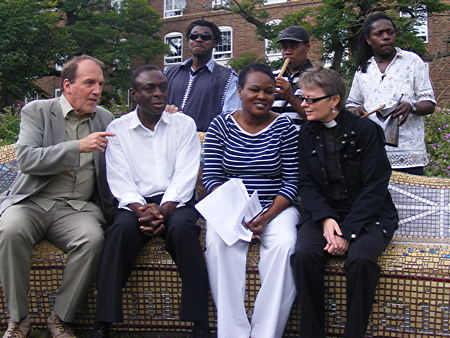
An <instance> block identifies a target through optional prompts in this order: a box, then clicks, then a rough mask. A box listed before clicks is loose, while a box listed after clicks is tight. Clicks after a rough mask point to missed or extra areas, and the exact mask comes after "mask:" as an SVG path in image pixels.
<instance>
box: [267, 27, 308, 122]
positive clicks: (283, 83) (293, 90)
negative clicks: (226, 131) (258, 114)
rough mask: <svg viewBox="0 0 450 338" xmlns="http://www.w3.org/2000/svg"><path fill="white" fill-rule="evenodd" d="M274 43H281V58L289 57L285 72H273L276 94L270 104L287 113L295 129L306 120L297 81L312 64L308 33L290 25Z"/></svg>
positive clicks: (275, 110)
mask: <svg viewBox="0 0 450 338" xmlns="http://www.w3.org/2000/svg"><path fill="white" fill-rule="evenodd" d="M276 43H280V44H281V48H282V53H283V58H284V59H290V61H289V65H288V67H287V69H286V72H285V73H284V74H283V75H282V77H278V75H279V73H280V69H278V70H276V71H274V72H273V74H274V75H275V77H276V86H277V94H276V95H275V101H274V103H273V106H272V110H273V111H274V112H276V113H282V114H286V115H288V116H289V117H290V118H291V120H292V121H293V123H294V125H295V126H296V128H297V129H300V125H301V124H302V123H303V121H304V120H305V121H306V117H305V115H304V114H305V110H304V108H303V107H301V104H302V102H301V100H300V98H299V96H300V95H301V94H302V90H301V89H300V88H298V86H297V82H298V80H300V76H301V74H302V73H303V72H304V71H305V70H307V69H308V68H311V67H312V66H313V65H312V63H311V61H309V59H308V51H309V48H310V46H311V45H310V43H309V35H308V33H307V32H306V30H304V29H303V28H302V27H299V26H291V27H288V28H286V29H285V30H283V31H282V32H281V36H280V38H279V39H278V40H277V41H276Z"/></svg>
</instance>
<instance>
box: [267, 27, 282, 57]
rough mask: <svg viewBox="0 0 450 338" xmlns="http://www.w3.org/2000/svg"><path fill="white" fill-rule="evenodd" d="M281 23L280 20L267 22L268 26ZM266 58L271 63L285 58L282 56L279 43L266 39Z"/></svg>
mask: <svg viewBox="0 0 450 338" xmlns="http://www.w3.org/2000/svg"><path fill="white" fill-rule="evenodd" d="M280 22H281V20H279V19H275V20H271V21H269V22H267V24H268V25H270V26H272V25H278V24H279V23H280ZM264 45H265V47H264V48H265V51H266V58H267V60H269V61H276V60H279V59H281V58H282V57H283V55H282V54H281V46H280V45H279V44H277V43H274V42H272V41H271V40H268V39H264Z"/></svg>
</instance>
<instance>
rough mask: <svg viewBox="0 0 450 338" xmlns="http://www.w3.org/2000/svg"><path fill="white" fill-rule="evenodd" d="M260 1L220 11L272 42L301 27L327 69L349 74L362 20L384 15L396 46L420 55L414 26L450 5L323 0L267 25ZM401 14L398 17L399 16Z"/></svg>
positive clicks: (420, 0)
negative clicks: (285, 30)
mask: <svg viewBox="0 0 450 338" xmlns="http://www.w3.org/2000/svg"><path fill="white" fill-rule="evenodd" d="M263 4H264V0H244V1H239V0H228V1H227V3H226V5H225V6H224V9H226V10H229V11H231V12H233V13H235V14H238V15H240V16H241V17H242V18H244V19H245V20H246V21H248V22H249V23H251V24H253V25H254V26H255V27H256V31H257V34H258V35H259V36H260V37H261V38H265V39H270V40H274V39H275V38H276V37H277V35H278V33H279V32H280V30H281V29H283V28H285V27H288V26H292V25H301V26H303V27H305V28H306V29H307V30H308V31H309V32H310V34H311V35H312V36H314V37H315V38H316V39H317V40H319V41H321V42H322V43H323V47H322V53H323V56H324V60H326V61H329V62H331V68H333V69H336V70H339V71H341V72H342V73H343V74H344V75H349V73H350V72H352V71H353V70H354V67H353V66H354V61H353V60H354V59H355V52H356V48H357V45H358V36H359V33H360V31H361V28H362V26H363V23H364V20H365V19H366V18H367V16H369V15H370V14H372V13H373V12H377V11H382V12H386V13H387V14H388V15H390V16H391V17H392V19H393V20H394V21H395V22H396V24H397V26H398V45H399V46H400V47H402V48H405V49H408V50H413V51H415V52H417V53H418V54H421V55H423V54H424V53H425V48H424V46H423V43H422V41H421V40H420V38H418V37H417V36H416V26H415V25H416V24H417V23H418V20H420V19H423V17H424V13H428V14H432V13H437V12H443V11H445V10H449V9H450V6H449V5H447V4H444V3H443V2H442V1H439V0H416V1H410V0H396V1H383V0H381V1H369V0H357V1H343V0H323V1H322V4H320V5H317V6H311V7H305V8H302V9H300V10H299V11H297V12H294V13H291V14H288V15H285V16H284V17H283V18H282V20H281V23H280V24H277V25H273V24H272V25H268V24H267V22H268V21H270V20H271V19H273V18H271V17H270V15H269V14H268V12H267V10H266V8H265V7H264V6H262V5H263ZM400 14H402V15H400Z"/></svg>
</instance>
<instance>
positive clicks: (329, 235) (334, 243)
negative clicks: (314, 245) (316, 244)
mask: <svg viewBox="0 0 450 338" xmlns="http://www.w3.org/2000/svg"><path fill="white" fill-rule="evenodd" d="M322 226H323V237H324V238H325V240H326V241H327V244H326V245H325V247H324V248H323V249H324V250H325V251H327V252H328V253H330V254H332V255H335V256H342V255H344V254H345V253H346V252H347V250H348V244H349V242H348V240H346V239H345V238H343V237H341V236H342V231H341V228H340V227H339V225H338V224H337V222H336V221H335V220H334V219H332V218H326V219H325V220H324V221H323V222H322Z"/></svg>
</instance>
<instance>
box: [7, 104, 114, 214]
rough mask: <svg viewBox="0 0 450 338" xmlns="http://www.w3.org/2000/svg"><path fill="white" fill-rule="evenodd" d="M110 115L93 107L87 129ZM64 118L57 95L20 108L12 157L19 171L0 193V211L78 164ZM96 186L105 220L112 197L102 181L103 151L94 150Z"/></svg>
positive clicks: (102, 126) (95, 197)
mask: <svg viewBox="0 0 450 338" xmlns="http://www.w3.org/2000/svg"><path fill="white" fill-rule="evenodd" d="M113 119H114V116H113V115H112V114H111V113H110V112H109V111H107V110H106V109H104V108H101V107H97V109H96V114H95V117H94V118H93V119H90V120H89V129H90V132H91V133H93V132H96V131H105V129H106V127H107V126H108V124H109V123H110V122H111V121H112V120H113ZM65 133H66V127H65V119H64V115H63V112H62V109H61V105H60V103H59V98H56V99H50V100H36V101H33V102H30V103H29V104H27V105H26V106H25V107H23V109H22V113H21V122H20V134H19V140H18V141H17V144H16V157H17V162H18V166H19V168H20V172H19V174H18V175H17V177H16V179H15V180H14V182H13V184H12V185H11V187H10V189H9V190H7V191H5V192H4V193H3V194H2V195H1V196H0V214H1V213H3V211H4V210H5V209H6V208H8V207H9V206H11V205H13V204H15V203H18V202H20V201H22V200H23V199H25V198H27V197H28V196H31V195H33V194H35V193H37V192H39V191H40V190H41V189H42V188H43V187H44V186H45V185H46V184H47V183H48V182H50V180H52V178H53V177H55V175H57V174H58V173H59V172H60V171H62V170H67V169H77V168H78V167H79V166H80V152H79V145H78V141H77V140H73V141H66V135H65ZM93 157H94V166H95V173H96V175H95V178H96V187H95V190H94V194H93V196H92V200H93V202H94V203H96V204H97V205H98V206H99V207H100V208H101V210H102V211H103V213H104V214H105V219H107V220H109V219H111V217H112V214H113V210H114V209H113V197H112V194H111V192H110V190H109V187H108V184H107V181H106V170H105V156H104V153H102V152H98V151H94V152H93Z"/></svg>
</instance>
